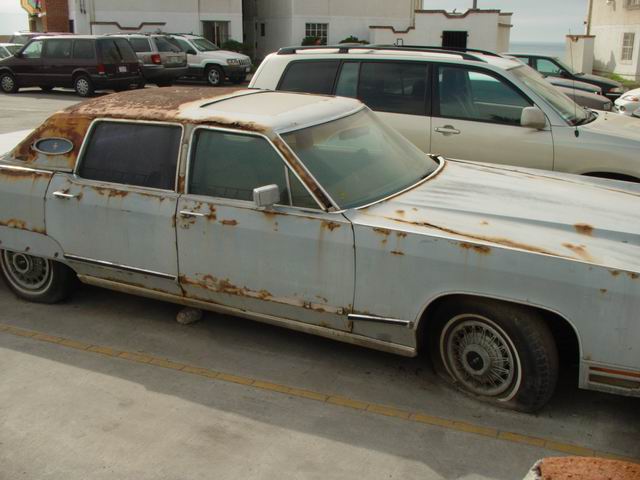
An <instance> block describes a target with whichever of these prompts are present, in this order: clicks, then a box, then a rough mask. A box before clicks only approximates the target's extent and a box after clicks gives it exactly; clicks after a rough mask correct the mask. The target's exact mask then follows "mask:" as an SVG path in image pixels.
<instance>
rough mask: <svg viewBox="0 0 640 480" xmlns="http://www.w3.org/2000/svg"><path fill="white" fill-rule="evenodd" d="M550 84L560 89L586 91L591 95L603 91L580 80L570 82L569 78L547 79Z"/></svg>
mask: <svg viewBox="0 0 640 480" xmlns="http://www.w3.org/2000/svg"><path fill="white" fill-rule="evenodd" d="M545 80H547V81H548V82H549V83H550V84H552V85H555V86H558V87H566V88H572V89H576V90H584V91H586V92H589V93H597V94H599V93H601V92H602V89H601V88H600V87H598V86H596V85H594V84H592V83H587V82H581V81H579V80H569V79H567V78H558V77H545Z"/></svg>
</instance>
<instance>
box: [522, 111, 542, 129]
mask: <svg viewBox="0 0 640 480" xmlns="http://www.w3.org/2000/svg"><path fill="white" fill-rule="evenodd" d="M520 125H521V126H523V127H528V128H535V129H537V130H543V129H544V127H546V126H547V117H545V116H544V112H543V111H542V110H540V109H539V108H538V107H525V108H523V109H522V115H521V116H520Z"/></svg>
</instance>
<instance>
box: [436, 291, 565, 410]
mask: <svg viewBox="0 0 640 480" xmlns="http://www.w3.org/2000/svg"><path fill="white" fill-rule="evenodd" d="M433 318H434V321H433V323H432V325H431V328H430V330H429V334H430V335H429V336H430V342H429V343H430V345H429V347H430V353H431V359H432V362H433V366H434V368H435V370H436V372H437V373H438V374H439V375H440V376H441V377H443V378H444V379H446V380H447V381H449V382H450V383H452V384H454V385H455V386H456V387H458V388H459V389H461V390H462V391H464V392H466V393H468V394H471V395H473V396H475V397H477V398H479V399H481V400H485V401H489V402H491V403H494V404H496V405H498V406H501V407H505V408H509V409H512V410H518V411H522V412H534V411H536V410H539V409H540V408H542V407H543V406H544V405H545V404H546V403H547V402H548V401H549V399H550V398H551V396H552V395H553V392H554V390H555V387H556V383H557V379H558V350H557V347H556V343H555V341H554V338H553V336H552V334H551V332H550V330H549V328H548V326H547V325H546V323H545V320H544V318H542V316H541V314H539V313H538V312H537V311H536V310H532V309H529V308H526V307H522V306H519V305H513V304H509V303H505V302H499V301H492V300H486V299H480V298H477V299H474V298H464V299H459V298H458V299H456V301H445V303H443V304H441V305H440V306H439V307H438V309H437V311H436V312H435V315H434V317H433Z"/></svg>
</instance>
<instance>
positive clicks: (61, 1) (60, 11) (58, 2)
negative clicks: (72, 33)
mask: <svg viewBox="0 0 640 480" xmlns="http://www.w3.org/2000/svg"><path fill="white" fill-rule="evenodd" d="M42 11H43V12H47V14H46V15H45V16H44V17H42V23H43V27H44V31H45V32H68V31H69V5H68V3H67V0H42Z"/></svg>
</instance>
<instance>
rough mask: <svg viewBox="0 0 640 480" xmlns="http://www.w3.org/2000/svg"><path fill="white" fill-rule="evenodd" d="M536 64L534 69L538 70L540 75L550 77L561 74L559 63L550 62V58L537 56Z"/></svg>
mask: <svg viewBox="0 0 640 480" xmlns="http://www.w3.org/2000/svg"><path fill="white" fill-rule="evenodd" d="M536 65H537V67H536V70H538V71H539V72H540V73H541V74H542V75H545V76H551V77H560V76H562V68H560V66H559V65H557V64H556V63H554V62H552V61H551V60H547V59H546V58H538V59H537V60H536Z"/></svg>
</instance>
